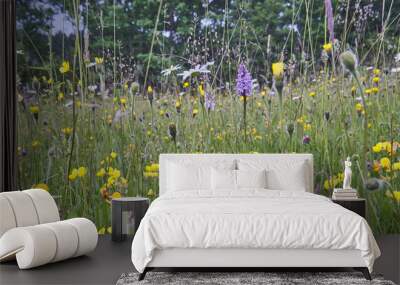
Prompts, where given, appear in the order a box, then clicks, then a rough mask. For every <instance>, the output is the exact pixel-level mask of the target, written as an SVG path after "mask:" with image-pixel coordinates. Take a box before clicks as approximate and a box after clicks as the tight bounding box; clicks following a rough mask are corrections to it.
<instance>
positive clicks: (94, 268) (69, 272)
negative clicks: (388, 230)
mask: <svg viewBox="0 0 400 285" xmlns="http://www.w3.org/2000/svg"><path fill="white" fill-rule="evenodd" d="M377 241H378V244H379V247H380V249H381V251H382V257H381V258H379V259H378V260H377V261H376V263H375V268H374V272H376V273H380V274H383V275H384V277H385V279H389V280H392V281H394V282H395V283H396V284H400V283H399V282H400V235H391V236H384V237H381V238H378V239H377ZM130 251H131V240H128V241H125V242H121V243H115V242H112V241H111V238H110V236H108V235H105V236H100V237H99V243H98V246H97V249H96V250H95V251H94V252H92V253H91V254H89V255H88V256H81V257H77V258H74V259H70V260H66V261H62V262H58V263H53V264H48V265H45V266H42V267H38V268H34V269H29V270H19V269H18V267H17V264H16V262H8V263H3V264H0V284H1V285H12V284H38V285H39V284H115V283H116V281H117V280H118V278H119V276H120V275H121V274H122V273H124V272H132V271H134V267H133V265H132V262H131V258H130Z"/></svg>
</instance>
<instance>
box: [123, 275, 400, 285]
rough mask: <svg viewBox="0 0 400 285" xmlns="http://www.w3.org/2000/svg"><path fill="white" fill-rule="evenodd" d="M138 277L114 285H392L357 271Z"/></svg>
mask: <svg viewBox="0 0 400 285" xmlns="http://www.w3.org/2000/svg"><path fill="white" fill-rule="evenodd" d="M138 276H139V274H138V273H126V274H122V275H121V277H120V278H119V279H118V281H117V285H136V284H140V285H146V284H157V285H163V284H172V285H178V284H179V285H186V284H213V285H219V284H221V285H239V284H240V285H246V284H252V285H253V284H267V285H298V284H321V285H322V284H324V285H336V284H337V285H358V284H368V285H395V283H393V282H392V281H388V280H384V279H383V277H382V276H379V275H372V278H373V280H372V281H368V280H366V279H365V278H364V276H363V275H362V274H361V273H360V272H148V273H147V274H146V277H145V279H144V280H142V281H138Z"/></svg>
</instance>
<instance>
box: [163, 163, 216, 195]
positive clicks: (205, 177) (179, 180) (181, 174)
mask: <svg viewBox="0 0 400 285" xmlns="http://www.w3.org/2000/svg"><path fill="white" fill-rule="evenodd" d="M167 189H168V191H185V190H202V189H206V190H209V189H211V167H207V166H194V165H182V164H176V163H171V162H170V163H168V178H167Z"/></svg>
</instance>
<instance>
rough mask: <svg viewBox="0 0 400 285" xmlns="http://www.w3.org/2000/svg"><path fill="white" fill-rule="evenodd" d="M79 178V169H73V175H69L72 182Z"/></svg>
mask: <svg viewBox="0 0 400 285" xmlns="http://www.w3.org/2000/svg"><path fill="white" fill-rule="evenodd" d="M77 177H78V169H76V168H74V169H72V171H71V173H70V174H69V175H68V179H69V180H70V181H74V180H75V179H76V178H77Z"/></svg>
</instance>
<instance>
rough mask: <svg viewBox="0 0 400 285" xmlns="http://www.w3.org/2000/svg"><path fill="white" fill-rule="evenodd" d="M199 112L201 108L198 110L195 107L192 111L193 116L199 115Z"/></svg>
mask: <svg viewBox="0 0 400 285" xmlns="http://www.w3.org/2000/svg"><path fill="white" fill-rule="evenodd" d="M197 113H199V110H197V109H193V111H192V115H193V117H195V116H196V115H197Z"/></svg>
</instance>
